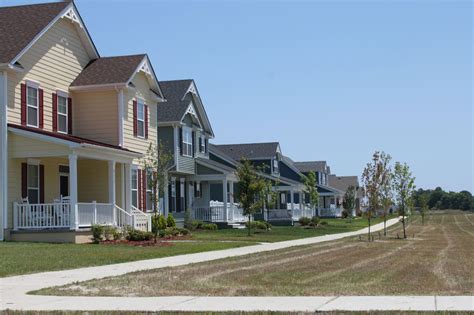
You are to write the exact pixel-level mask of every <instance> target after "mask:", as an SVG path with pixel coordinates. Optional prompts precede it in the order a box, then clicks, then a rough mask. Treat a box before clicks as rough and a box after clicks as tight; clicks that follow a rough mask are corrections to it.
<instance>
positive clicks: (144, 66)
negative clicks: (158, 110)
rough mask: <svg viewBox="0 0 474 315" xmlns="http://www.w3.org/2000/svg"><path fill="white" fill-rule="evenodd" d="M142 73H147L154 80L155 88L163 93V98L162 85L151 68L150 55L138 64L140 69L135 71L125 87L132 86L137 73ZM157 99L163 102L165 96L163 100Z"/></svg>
mask: <svg viewBox="0 0 474 315" xmlns="http://www.w3.org/2000/svg"><path fill="white" fill-rule="evenodd" d="M140 71H143V72H145V74H146V75H147V77H148V78H151V79H152V81H153V83H154V87H156V88H158V91H159V92H160V93H161V96H163V92H162V91H161V88H160V84H159V83H158V78H157V77H156V75H155V73H154V71H153V67H152V66H151V62H150V59H148V55H145V56H144V57H143V60H142V61H141V62H140V63H139V64H138V67H137V68H136V69H135V71H134V72H133V74H132V75H131V77H130V78H129V79H128V80H127V82H126V84H125V85H126V86H128V85H129V84H130V82H131V81H132V79H133V78H134V77H135V75H136V74H137V73H139V72H140ZM148 84H150V82H148ZM152 85H153V84H150V86H152ZM156 97H157V99H158V100H159V101H161V102H163V101H165V99H164V96H163V98H162V97H159V96H158V95H157V96H156Z"/></svg>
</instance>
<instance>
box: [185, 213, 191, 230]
mask: <svg viewBox="0 0 474 315" xmlns="http://www.w3.org/2000/svg"><path fill="white" fill-rule="evenodd" d="M190 225H191V209H189V208H187V209H186V211H185V212H184V227H185V228H188V229H189V228H190Z"/></svg>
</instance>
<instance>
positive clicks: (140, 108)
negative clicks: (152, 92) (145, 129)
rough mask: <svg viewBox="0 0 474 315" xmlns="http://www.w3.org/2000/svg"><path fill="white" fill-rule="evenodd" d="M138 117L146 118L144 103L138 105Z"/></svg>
mask: <svg viewBox="0 0 474 315" xmlns="http://www.w3.org/2000/svg"><path fill="white" fill-rule="evenodd" d="M137 117H138V119H139V120H145V109H144V106H143V103H138V105H137Z"/></svg>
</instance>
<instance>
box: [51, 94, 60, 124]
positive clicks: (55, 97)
mask: <svg viewBox="0 0 474 315" xmlns="http://www.w3.org/2000/svg"><path fill="white" fill-rule="evenodd" d="M51 100H52V102H53V131H55V132H56V131H58V95H57V94H56V93H53V94H52V97H51Z"/></svg>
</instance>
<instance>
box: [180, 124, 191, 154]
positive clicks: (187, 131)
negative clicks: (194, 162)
mask: <svg viewBox="0 0 474 315" xmlns="http://www.w3.org/2000/svg"><path fill="white" fill-rule="evenodd" d="M182 132H183V155H184V156H193V132H192V129H191V128H189V127H186V126H185V127H183V131H182Z"/></svg>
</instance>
